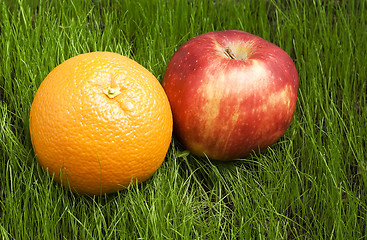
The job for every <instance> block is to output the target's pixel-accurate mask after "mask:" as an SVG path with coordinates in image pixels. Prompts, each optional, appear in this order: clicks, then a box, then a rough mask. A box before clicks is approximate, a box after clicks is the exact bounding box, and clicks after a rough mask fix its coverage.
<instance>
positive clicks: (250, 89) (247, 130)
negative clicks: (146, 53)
mask: <svg viewBox="0 0 367 240" xmlns="http://www.w3.org/2000/svg"><path fill="white" fill-rule="evenodd" d="M163 87H164V89H165V91H166V94H167V96H168V99H169V101H170V103H171V107H172V111H173V119H174V132H175V135H176V136H177V138H178V139H179V140H180V142H181V143H182V144H183V145H184V146H185V147H186V148H187V149H188V150H189V151H191V152H192V153H194V154H196V155H199V156H207V157H209V158H211V159H216V160H222V161H228V160H232V159H235V158H241V157H245V156H246V155H248V154H250V153H251V152H252V151H254V150H255V151H257V150H259V149H260V150H261V149H264V148H266V147H268V146H269V145H272V144H274V143H275V142H276V141H277V140H278V139H279V138H280V137H281V136H282V135H283V134H284V132H285V130H286V129H287V128H288V126H289V124H290V122H291V120H292V117H293V112H294V109H295V106H296V100H297V91H298V75H297V70H296V67H295V65H294V63H293V61H292V59H291V58H290V56H289V55H288V54H287V53H286V52H285V51H283V50H282V49H281V48H279V47H278V46H276V45H274V44H272V43H270V42H268V41H266V40H264V39H262V38H260V37H258V36H255V35H252V34H250V33H247V32H244V31H238V30H227V31H217V32H209V33H205V34H202V35H199V36H197V37H195V38H192V39H191V40H189V41H188V42H186V43H185V44H184V45H183V46H181V47H180V48H179V49H178V50H177V52H176V53H175V54H174V55H173V57H172V59H171V60H170V62H169V64H168V66H167V69H166V72H165V75H164V78H163Z"/></svg>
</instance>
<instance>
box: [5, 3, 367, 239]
mask: <svg viewBox="0 0 367 240" xmlns="http://www.w3.org/2000/svg"><path fill="white" fill-rule="evenodd" d="M366 14H367V1H366V0H349V1H341V0H329V1H328V0H304V1H302V0H290V1H275V0H239V1H235V0H221V1H219V0H216V1H214V0H212V1H199V0H197V1H196V0H175V1H173V0H172V1H170V0H144V1H137V0H120V1H119V0H115V1H114V0H111V1H107V0H106V1H103V0H85V1H77V0H68V1H61V0H59V1H54V0H51V1H46V0H39V1H31V0H29V1H27V0H18V1H12V0H3V1H1V2H0V56H1V57H0V239H364V238H366V237H367V229H366V225H367V217H366V212H367V162H366V160H367V150H366V142H367V139H366V138H367V137H366V136H367V70H366V69H367V68H366V64H367V16H366ZM224 29H239V30H244V31H247V32H250V33H253V34H256V35H258V36H260V37H262V38H264V39H266V40H269V41H271V42H273V43H274V44H276V45H278V46H280V47H281V48H283V49H284V50H285V51H286V52H287V53H288V54H289V55H290V56H291V57H292V59H293V60H294V62H295V64H296V68H297V70H298V73H299V81H300V84H299V92H298V101H297V107H296V111H295V114H294V118H293V121H292V123H291V125H290V127H289V129H288V130H287V131H286V133H285V134H284V136H283V137H282V138H281V139H280V140H279V141H278V142H277V143H276V144H274V145H273V146H271V147H269V148H268V149H267V150H266V151H263V152H254V153H253V154H252V155H250V156H248V157H246V158H243V159H239V160H236V161H232V162H229V163H221V162H216V161H209V160H207V159H205V158H199V157H195V156H193V155H192V154H190V153H189V152H188V151H186V150H185V149H184V148H183V147H182V146H181V145H180V143H179V142H178V141H177V140H175V139H173V140H172V144H171V146H170V148H169V150H168V153H167V157H166V159H165V161H164V163H163V165H162V166H161V167H160V168H159V169H158V171H157V172H156V173H155V174H154V175H153V177H152V178H151V179H149V180H148V181H146V182H144V183H142V184H141V185H139V186H136V187H131V188H130V189H128V190H124V191H120V192H118V193H116V194H110V195H105V196H97V197H88V196H79V195H76V194H73V193H70V192H69V191H67V190H64V189H63V188H62V187H60V186H59V185H58V184H55V183H54V182H53V180H52V179H51V178H50V177H48V176H47V174H46V173H45V172H44V171H43V170H42V168H41V167H40V166H39V164H38V163H37V159H36V157H35V154H34V152H33V150H32V145H31V141H30V135H29V127H28V116H29V110H30V106H31V103H32V100H33V97H34V95H35V93H36V91H37V88H38V86H39V85H40V83H41V82H42V80H43V79H44V78H45V77H46V76H47V74H48V73H49V72H50V71H51V70H52V69H53V68H54V67H55V66H57V65H58V64H60V63H61V62H63V61H64V60H66V59H68V58H70V57H72V56H75V55H77V54H80V53H85V52H91V51H97V50H98V51H112V52H117V53H120V54H123V55H126V56H128V57H130V58H132V59H134V60H136V61H137V62H139V63H140V64H142V65H143V66H144V67H146V68H147V69H148V70H150V71H151V72H152V73H153V74H154V75H155V76H156V77H157V78H158V80H159V81H162V78H163V74H164V71H165V68H166V66H167V64H168V62H169V60H170V58H171V57H172V55H173V53H174V52H175V50H177V49H178V47H179V46H180V45H182V44H183V43H185V42H186V41H187V40H189V39H190V38H192V37H194V36H197V35H199V34H202V33H205V32H209V31H215V30H224Z"/></svg>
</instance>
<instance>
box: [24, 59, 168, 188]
mask: <svg viewBox="0 0 367 240" xmlns="http://www.w3.org/2000/svg"><path fill="white" fill-rule="evenodd" d="M109 89H112V92H117V93H118V92H120V93H119V94H118V95H116V96H114V97H109V94H108V93H111V91H110V92H109ZM29 121H30V133H31V140H32V144H33V149H34V151H35V153H36V156H37V159H38V161H39V163H40V165H41V166H42V167H43V168H44V169H45V170H47V171H48V173H49V174H50V175H51V176H52V175H53V174H54V179H55V181H57V182H59V183H62V184H63V185H64V186H66V187H68V188H69V187H70V189H71V190H72V191H74V192H77V193H79V194H88V195H99V194H104V193H112V192H116V191H118V190H121V189H124V188H126V187H127V186H128V185H129V184H130V183H131V182H133V183H136V182H143V181H145V180H147V179H148V178H150V177H151V176H152V175H153V173H154V172H155V171H156V170H157V169H158V168H159V167H160V165H161V164H162V162H163V160H164V158H165V156H166V153H167V150H168V147H169V145H170V142H171V136H172V113H171V109H170V105H169V102H168V99H167V96H166V95H165V92H164V90H163V88H162V86H161V84H160V83H159V81H158V80H157V79H156V78H155V77H154V76H153V74H152V73H150V72H149V71H148V70H147V69H145V68H144V67H143V66H141V65H140V64H138V63H137V62H135V61H133V60H131V59H129V58H127V57H124V56H122V55H120V54H117V53H111V52H92V53H86V54H81V55H78V56H75V57H73V58H70V59H68V60H66V61H65V62H63V63H62V64H60V65H59V66H57V67H56V68H55V69H54V70H52V71H51V72H50V73H49V75H48V76H47V77H46V78H45V80H44V81H43V82H42V83H41V85H40V87H39V89H38V90H37V93H36V95H35V98H34V100H33V103H32V106H31V111H30V118H29ZM60 175H61V176H60Z"/></svg>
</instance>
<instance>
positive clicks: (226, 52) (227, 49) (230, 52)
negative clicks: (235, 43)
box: [224, 48, 236, 59]
mask: <svg viewBox="0 0 367 240" xmlns="http://www.w3.org/2000/svg"><path fill="white" fill-rule="evenodd" d="M224 53H225V54H226V56H227V57H228V58H230V59H236V56H235V55H234V54H233V52H232V50H231V49H230V48H226V50H225V51H224Z"/></svg>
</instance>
